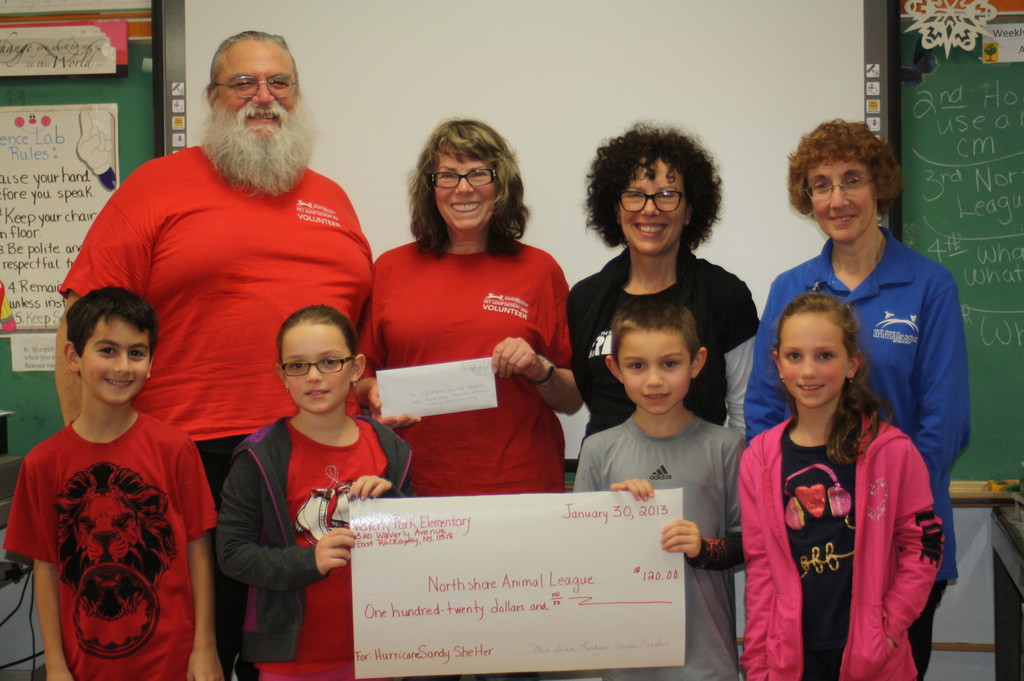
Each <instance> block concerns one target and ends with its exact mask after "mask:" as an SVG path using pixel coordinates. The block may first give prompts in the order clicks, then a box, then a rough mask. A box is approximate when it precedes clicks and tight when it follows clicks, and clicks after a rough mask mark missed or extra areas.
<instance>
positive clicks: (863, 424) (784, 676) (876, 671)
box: [740, 187, 942, 681]
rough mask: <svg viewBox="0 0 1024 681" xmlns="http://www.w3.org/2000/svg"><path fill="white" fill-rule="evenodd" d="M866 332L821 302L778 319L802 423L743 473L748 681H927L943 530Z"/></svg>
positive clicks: (793, 406)
mask: <svg viewBox="0 0 1024 681" xmlns="http://www.w3.org/2000/svg"><path fill="white" fill-rule="evenodd" d="M836 189H837V190H839V191H842V187H839V188H836ZM836 189H834V191H835V190H836ZM857 334H858V326H857V322H856V319H855V318H854V315H853V312H852V310H851V309H850V308H849V307H848V306H846V305H843V304H841V303H839V302H838V301H837V300H836V299H835V298H833V297H831V296H828V295H825V294H822V293H805V294H803V295H800V296H797V297H796V298H794V299H793V301H792V302H790V303H789V305H787V306H786V309H785V310H784V311H783V313H782V316H781V317H780V318H779V326H778V332H777V339H776V346H775V352H774V353H773V354H774V358H775V364H776V366H777V368H778V371H779V378H780V380H781V381H782V383H783V387H784V392H785V394H786V399H787V401H788V402H789V408H790V412H791V413H792V414H793V415H794V416H793V418H791V419H790V420H788V421H786V422H784V423H781V424H779V425H778V426H776V427H775V428H772V429H771V430H768V431H766V432H764V433H762V434H761V435H759V436H757V437H756V438H754V440H753V441H752V442H751V444H750V447H749V448H748V449H747V451H746V452H744V454H743V459H742V461H741V464H740V508H741V515H742V526H743V551H744V555H745V557H746V561H747V583H746V630H745V632H744V641H743V645H744V651H743V655H742V656H741V658H740V661H741V663H742V665H743V668H744V669H745V671H746V674H747V679H748V681H761V680H762V679H770V680H772V681H775V680H778V681H798V680H800V681H817V680H819V679H821V680H829V681H837V680H841V681H854V680H857V679H865V680H867V679H870V680H872V681H888V680H891V681H912V680H913V679H914V678H916V676H917V670H916V669H915V667H914V661H913V658H912V656H911V651H910V645H909V643H908V641H907V628H908V627H909V626H910V625H911V623H913V622H914V620H915V619H916V618H917V616H918V614H919V613H920V612H921V609H922V608H923V607H924V605H925V602H926V601H927V599H928V594H929V591H930V590H931V586H932V583H933V582H934V581H935V574H936V572H937V570H938V567H939V561H940V560H941V557H942V527H941V523H940V521H939V519H938V518H937V517H936V516H935V514H934V513H933V512H932V495H931V491H930V488H929V484H928V472H927V470H926V469H925V465H924V462H923V461H922V459H921V455H920V454H919V453H918V451H917V449H915V448H914V445H913V444H912V443H911V441H910V438H908V437H907V436H906V435H904V434H903V433H901V432H900V431H899V430H897V429H896V428H894V427H892V426H890V425H889V424H887V423H885V422H883V421H882V420H881V415H880V406H879V399H878V398H877V396H876V395H875V394H874V393H873V392H871V389H870V388H868V386H867V373H868V367H867V360H866V358H865V356H864V354H863V353H862V352H861V351H860V350H858V349H857V344H856V339H857Z"/></svg>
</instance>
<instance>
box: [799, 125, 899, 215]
mask: <svg viewBox="0 0 1024 681" xmlns="http://www.w3.org/2000/svg"><path fill="white" fill-rule="evenodd" d="M839 161H859V162H860V163H863V164H864V165H866V166H867V167H868V172H870V173H871V177H872V178H873V179H874V188H875V199H876V200H877V201H878V212H879V214H884V213H886V212H888V210H889V208H890V207H891V206H892V204H893V202H894V201H895V200H896V197H898V196H899V195H900V190H901V189H903V180H902V178H901V176H900V164H899V162H898V161H897V160H896V155H895V154H894V153H893V150H892V147H891V146H889V143H888V142H886V141H885V140H884V139H882V138H881V137H879V136H878V135H876V134H875V133H873V132H871V131H870V130H869V129H868V126H866V125H865V124H863V123H854V122H851V121H844V120H841V119H838V118H837V119H835V120H832V121H825V122H824V123H822V124H821V125H819V126H818V127H817V128H815V129H814V130H812V131H811V132H809V133H807V134H806V135H804V136H803V137H801V138H800V144H799V145H798V146H797V148H796V151H794V152H793V153H792V154H790V156H789V203H790V205H792V206H793V208H796V209H797V210H798V211H799V212H801V213H803V214H804V215H810V214H811V212H812V208H811V197H810V196H808V195H807V173H808V172H809V171H810V170H811V168H814V167H815V166H819V165H822V164H828V163H836V162H839Z"/></svg>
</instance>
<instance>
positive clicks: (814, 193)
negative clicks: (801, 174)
mask: <svg viewBox="0 0 1024 681" xmlns="http://www.w3.org/2000/svg"><path fill="white" fill-rule="evenodd" d="M874 179H875V178H873V177H861V176H860V175H854V176H853V177H848V178H846V179H845V180H843V181H842V182H840V183H839V184H831V183H829V182H818V183H817V184H812V185H810V186H809V187H807V189H805V190H804V191H805V192H807V195H808V196H810V197H811V198H814V199H823V198H825V197H826V196H832V190H833V189H835V188H836V187H838V188H839V189H841V190H843V193H844V194H846V195H847V196H850V195H851V194H857V193H860V192H862V191H864V190H865V189H867V187H868V185H869V184H871V182H872V181H874Z"/></svg>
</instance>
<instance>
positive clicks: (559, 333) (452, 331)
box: [356, 120, 582, 496]
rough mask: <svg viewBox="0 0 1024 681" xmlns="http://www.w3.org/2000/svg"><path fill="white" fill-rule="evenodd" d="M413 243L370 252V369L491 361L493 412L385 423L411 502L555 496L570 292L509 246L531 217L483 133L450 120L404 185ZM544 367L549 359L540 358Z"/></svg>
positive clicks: (372, 386)
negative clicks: (395, 442)
mask: <svg viewBox="0 0 1024 681" xmlns="http://www.w3.org/2000/svg"><path fill="white" fill-rule="evenodd" d="M409 196H410V204H411V213H412V232H413V236H414V237H415V239H416V241H415V242H414V243H410V244H406V245H405V246H400V247H398V248H395V249H393V250H391V251H388V252H387V253H385V254H383V255H382V256H380V258H379V259H378V260H377V262H376V265H375V266H374V277H373V293H372V295H371V300H370V306H369V311H368V314H366V315H364V320H365V321H364V324H365V326H364V329H365V331H364V338H365V346H366V350H365V353H366V356H367V358H368V360H369V361H370V363H371V366H372V367H373V368H374V369H383V368H389V367H409V366H421V365H425V364H437V363H442V362H455V361H461V360H469V359H476V358H480V357H489V358H491V371H493V372H494V374H495V375H496V378H497V380H496V383H497V393H498V406H497V408H495V409H480V410H475V411H467V412H461V413H456V414H438V415H433V416H424V417H422V418H419V415H417V414H413V415H411V416H410V415H404V414H383V415H382V414H381V408H382V403H381V399H380V395H379V392H378V388H377V381H376V379H375V378H373V377H369V378H363V379H362V380H360V381H359V384H358V386H357V389H356V392H357V394H358V396H359V400H360V402H361V403H362V404H364V405H366V406H369V408H370V412H371V414H372V415H373V416H375V417H377V418H380V419H381V420H382V421H383V422H384V423H385V424H387V425H389V426H392V427H396V426H405V427H403V428H402V438H403V439H405V440H407V441H408V442H409V444H411V445H412V446H413V449H414V450H415V452H416V457H415V458H414V459H413V462H412V479H413V488H414V489H415V490H416V493H417V494H418V495H420V496H440V495H471V494H513V493H521V492H561V491H564V490H565V474H564V466H563V460H564V455H565V440H564V436H563V434H562V427H561V424H560V423H559V421H558V417H557V416H556V415H555V412H556V411H560V412H565V413H572V412H575V411H576V410H577V409H579V407H580V405H581V404H582V401H581V400H580V397H579V394H578V393H577V392H576V388H575V385H574V384H573V380H572V373H571V372H570V371H569V369H568V364H569V357H570V350H569V339H568V331H567V327H566V322H565V299H566V296H567V295H568V288H569V286H568V284H567V283H566V281H565V276H564V275H563V274H562V270H561V268H560V267H559V266H558V263H556V262H555V260H554V258H552V257H551V256H550V255H548V254H547V253H545V252H544V251H541V250H540V249H537V248H533V247H531V246H527V245H525V244H523V243H521V242H520V241H519V238H520V237H521V236H522V235H523V230H524V229H525V227H526V222H527V218H528V216H529V210H528V209H527V208H526V205H525V204H524V203H523V182H522V179H521V178H520V174H519V166H518V165H517V164H516V158H515V153H514V152H513V151H512V149H511V148H510V147H509V145H508V143H507V142H506V141H505V139H504V138H502V136H501V135H499V134H498V133H497V131H495V130H494V129H493V128H492V127H491V126H489V125H487V124H485V123H481V122H480V121H475V120H448V121H444V122H442V123H441V124H440V125H439V126H438V127H437V128H436V129H435V130H434V132H433V133H432V134H431V136H430V138H429V139H428V140H427V143H426V145H424V148H423V150H422V152H421V153H420V156H419V160H418V162H417V164H416V167H415V169H414V170H413V171H412V173H411V175H410V177H409ZM549 358H550V359H549Z"/></svg>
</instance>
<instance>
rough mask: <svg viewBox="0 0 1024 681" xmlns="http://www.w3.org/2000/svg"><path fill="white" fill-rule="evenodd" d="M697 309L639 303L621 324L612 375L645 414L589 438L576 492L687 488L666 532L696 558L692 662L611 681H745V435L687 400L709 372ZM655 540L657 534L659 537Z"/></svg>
mask: <svg viewBox="0 0 1024 681" xmlns="http://www.w3.org/2000/svg"><path fill="white" fill-rule="evenodd" d="M706 357H707V350H706V349H705V348H703V347H701V346H700V342H699V340H698V339H697V330H696V324H695V322H694V320H693V315H691V314H690V312H689V310H687V309H686V308H685V307H683V306H682V305H680V304H679V303H677V302H675V301H673V300H670V299H668V298H663V297H661V296H657V295H652V296H637V297H635V298H633V299H631V300H630V301H629V302H627V303H626V304H625V305H623V306H622V308H620V310H619V312H618V313H617V314H616V315H615V318H614V319H613V320H612V354H611V355H609V356H608V357H606V358H605V360H606V361H607V363H608V368H609V369H610V370H611V372H612V373H613V374H614V375H615V376H616V377H617V378H618V379H619V380H620V381H622V384H623V386H624V387H625V389H626V394H627V395H628V396H629V398H630V400H632V401H633V403H634V404H635V405H636V411H634V412H633V416H632V417H630V418H629V419H628V420H627V421H626V422H625V423H623V424H621V425H619V426H616V427H615V428H610V429H608V430H605V431H602V432H599V433H594V434H593V435H591V436H589V437H588V438H587V439H585V440H584V441H583V447H582V449H581V451H580V462H579V470H578V472H577V473H576V483H575V487H574V491H576V492H594V491H599V490H608V489H610V490H612V491H618V490H627V491H629V492H631V493H632V494H633V496H634V497H635V498H637V499H638V500H647V499H650V498H651V497H653V496H654V495H655V490H657V489H669V488H676V487H682V488H683V514H684V515H685V518H677V519H676V520H673V521H671V522H669V523H668V524H667V525H665V527H663V528H662V534H661V537H660V542H661V546H662V548H663V549H664V550H666V551H672V552H681V553H684V554H685V555H686V562H687V563H688V566H687V569H685V570H684V572H683V579H684V583H685V591H686V664H685V665H684V666H682V667H657V668H645V669H608V670H606V671H605V672H604V679H605V680H606V681H634V680H635V681H641V680H643V681H698V680H699V681H725V680H729V681H735V680H736V679H738V678H739V667H738V663H737V651H736V606H735V602H734V595H733V594H734V591H733V575H732V569H731V568H732V567H734V566H736V565H738V564H740V563H742V562H743V546H742V540H741V537H740V508H739V494H738V489H737V483H736V479H737V472H738V470H739V462H740V453H741V452H742V444H743V440H742V438H741V437H740V436H739V435H738V434H737V433H735V432H734V431H731V430H729V429H727V428H723V427H721V426H716V425H713V424H711V423H708V422H707V421H704V420H703V419H701V418H700V417H698V416H696V415H694V414H693V413H692V412H690V410H689V409H687V408H686V406H685V405H684V404H683V398H684V397H686V393H687V391H688V390H689V387H690V381H692V380H693V379H694V378H696V376H697V374H699V373H700V370H701V369H702V368H703V366H704V361H705V359H706ZM652 541H653V537H652Z"/></svg>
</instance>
